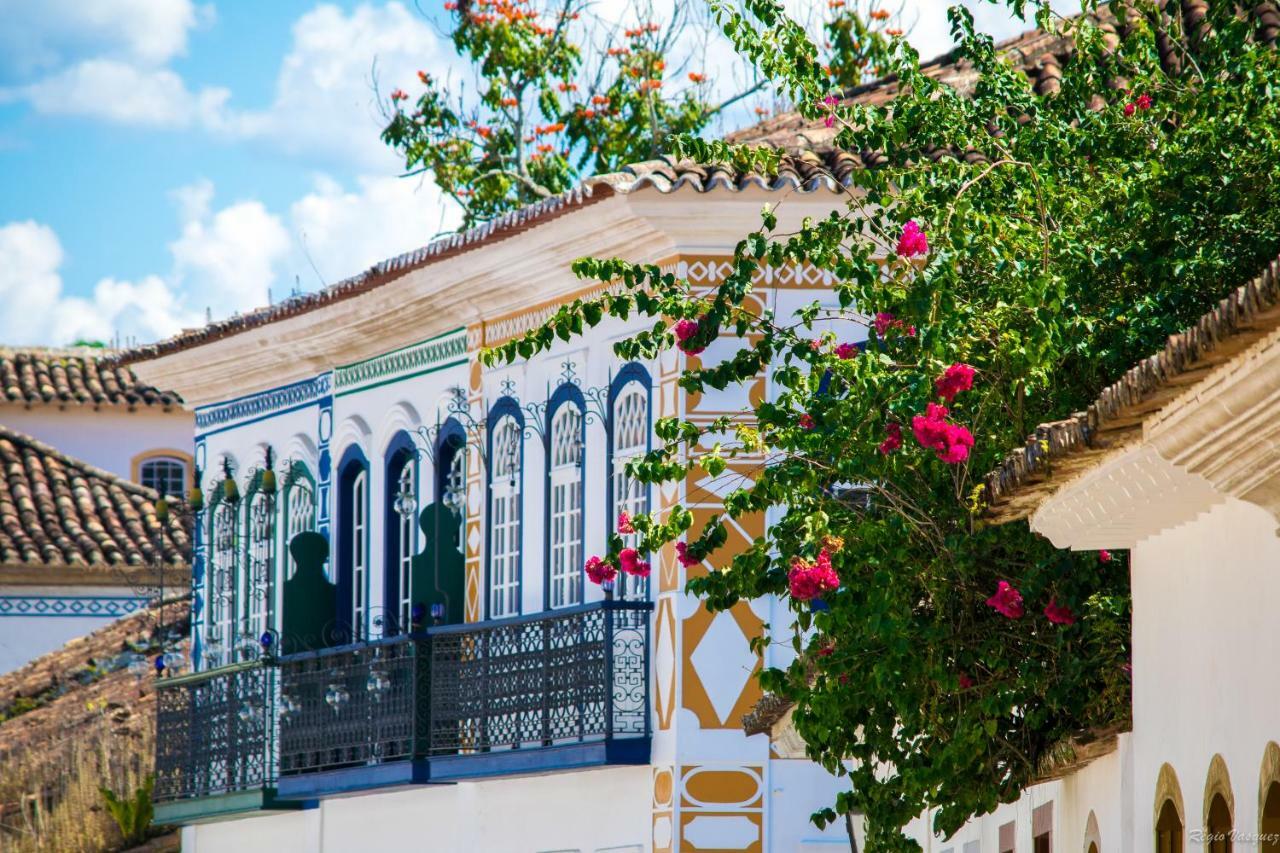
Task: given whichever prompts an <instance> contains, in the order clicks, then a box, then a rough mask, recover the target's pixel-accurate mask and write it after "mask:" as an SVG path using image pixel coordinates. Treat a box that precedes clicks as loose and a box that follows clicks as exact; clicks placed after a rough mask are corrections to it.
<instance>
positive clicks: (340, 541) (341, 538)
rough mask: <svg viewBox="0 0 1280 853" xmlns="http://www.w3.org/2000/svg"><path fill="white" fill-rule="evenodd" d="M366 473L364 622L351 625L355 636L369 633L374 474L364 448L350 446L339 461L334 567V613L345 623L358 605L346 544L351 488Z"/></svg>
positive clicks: (352, 522)
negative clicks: (371, 473) (336, 587)
mask: <svg viewBox="0 0 1280 853" xmlns="http://www.w3.org/2000/svg"><path fill="white" fill-rule="evenodd" d="M361 471H364V472H365V489H364V519H365V536H364V548H365V555H364V566H365V572H364V605H365V606H364V624H363V625H352V626H350V627H351V630H352V634H353V635H354V634H355V633H356V632H357V630H358V631H359V636H361V637H367V636H369V610H370V607H369V576H370V575H371V574H372V566H370V564H369V540H370V536H369V533H370V532H371V530H372V527H373V525H372V524H371V521H372V519H370V518H369V505H370V497H371V496H370V494H369V491H370V489H369V487H370V486H372V485H373V483H372V482H371V481H372V479H373V478H372V476H371V475H370V474H369V459H368V457H366V456H365V455H364V451H363V450H361V449H360V447H359V446H358V445H355V444H353V445H351V446H349V447H348V448H347V449H346V450H345V451H343V454H342V459H341V460H339V462H338V524H337V530H336V531H335V534H336V535H335V536H334V537H333V540H334V547H335V549H336V550H337V554H336V556H337V559H336V560H333V563H334V566H335V570H334V575H335V577H336V579H337V584H338V613H336V614H334V615H335V618H336V620H337V621H338V623H339V624H344V623H345V620H346V619H347V617H349V616H350V615H351V611H352V610H353V609H354V608H355V590H354V589H352V575H353V573H354V572H355V566H354V564H353V563H352V560H351V550H350V549H349V548H348V547H347V544H348V542H349V541H350V539H351V536H352V535H353V530H352V528H353V527H354V525H355V506H354V505H353V504H352V502H351V501H352V496H351V489H352V486H353V485H354V484H355V478H356V476H357V475H358V474H359V473H360V472H361Z"/></svg>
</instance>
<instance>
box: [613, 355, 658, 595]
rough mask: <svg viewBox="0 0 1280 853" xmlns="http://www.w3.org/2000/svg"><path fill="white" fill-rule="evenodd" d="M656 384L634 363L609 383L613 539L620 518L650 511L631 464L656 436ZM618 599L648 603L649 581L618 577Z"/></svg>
mask: <svg viewBox="0 0 1280 853" xmlns="http://www.w3.org/2000/svg"><path fill="white" fill-rule="evenodd" d="M652 398H653V384H652V382H651V380H650V378H649V371H647V370H645V369H644V367H642V366H641V365H639V364H635V363H634V362H633V363H631V364H627V365H625V366H623V368H622V369H621V370H619V371H618V374H617V376H615V377H614V378H613V381H612V382H610V383H609V418H608V430H607V432H608V441H609V445H608V447H609V454H608V457H609V465H608V471H609V482H608V485H607V493H608V507H609V514H608V517H607V519H606V523H607V524H608V531H607V533H606V536H609V535H612V534H613V533H614V532H615V530H616V528H617V523H618V514H619V513H622V512H626V513H627V514H629V515H633V516H634V515H643V514H644V513H647V512H648V511H649V486H648V484H647V483H641V482H640V481H639V480H637V479H636V478H635V477H632V476H631V475H630V474H628V473H627V468H626V465H627V462H629V461H630V460H632V459H637V458H639V457H641V456H644V454H646V453H648V452H649V449H650V447H651V441H652V439H651V436H652V433H653V428H652V426H651V424H652V417H651V410H652ZM638 538H639V537H638V536H636V535H635V534H631V535H629V536H624V537H623V541H624V542H626V544H627V545H628V546H634V545H635V544H636V543H637V541H638ZM616 595H617V597H618V598H622V599H628V600H632V601H647V600H648V598H649V580H648V578H637V577H632V576H630V575H626V574H620V575H619V576H618V586H617V589H616Z"/></svg>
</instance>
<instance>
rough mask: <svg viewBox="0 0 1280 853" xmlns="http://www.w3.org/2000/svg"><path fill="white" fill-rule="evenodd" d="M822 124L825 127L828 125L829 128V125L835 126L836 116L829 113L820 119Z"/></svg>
mask: <svg viewBox="0 0 1280 853" xmlns="http://www.w3.org/2000/svg"><path fill="white" fill-rule="evenodd" d="M822 124H823V125H824V126H826V127H829V128H830V127H835V126H836V116H835V113H832V114H831V115H829V116H827V117H826V118H824V119H823V120H822Z"/></svg>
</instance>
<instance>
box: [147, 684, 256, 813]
mask: <svg viewBox="0 0 1280 853" xmlns="http://www.w3.org/2000/svg"><path fill="white" fill-rule="evenodd" d="M275 674H276V673H275V669H274V668H273V667H271V666H268V665H264V664H255V665H250V666H236V667H233V668H227V669H223V670H213V671H210V672H207V673H201V674H200V675H198V676H189V677H186V678H180V679H173V680H171V681H165V680H161V681H160V682H159V683H158V685H157V690H156V782H155V793H154V798H155V800H156V802H169V801H173V800H179V799H185V798H190V797H206V796H212V795H215V794H225V793H232V792H236V791H245V790H250V789H255V788H263V787H267V786H270V785H271V784H273V783H274V782H275V762H274V760H273V759H274V756H273V748H274V729H275V726H274V723H275V707H274V700H273V697H274V694H275V686H274V685H275Z"/></svg>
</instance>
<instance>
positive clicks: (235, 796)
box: [155, 788, 304, 825]
mask: <svg viewBox="0 0 1280 853" xmlns="http://www.w3.org/2000/svg"><path fill="white" fill-rule="evenodd" d="M303 805H304V804H303V803H300V802H287V801H285V800H278V799H276V789H275V788H254V789H252V790H249V791H233V792H231V793H228V794H217V795H215V796H212V797H196V798H192V799H188V800H174V801H173V802H171V803H157V804H156V814H155V823H156V824H157V825H159V824H194V823H213V822H215V821H220V820H232V819H235V818H238V817H244V816H246V813H247V812H264V813H265V812H273V811H274V812H278V811H297V810H298V809H300V808H302V807H303Z"/></svg>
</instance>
